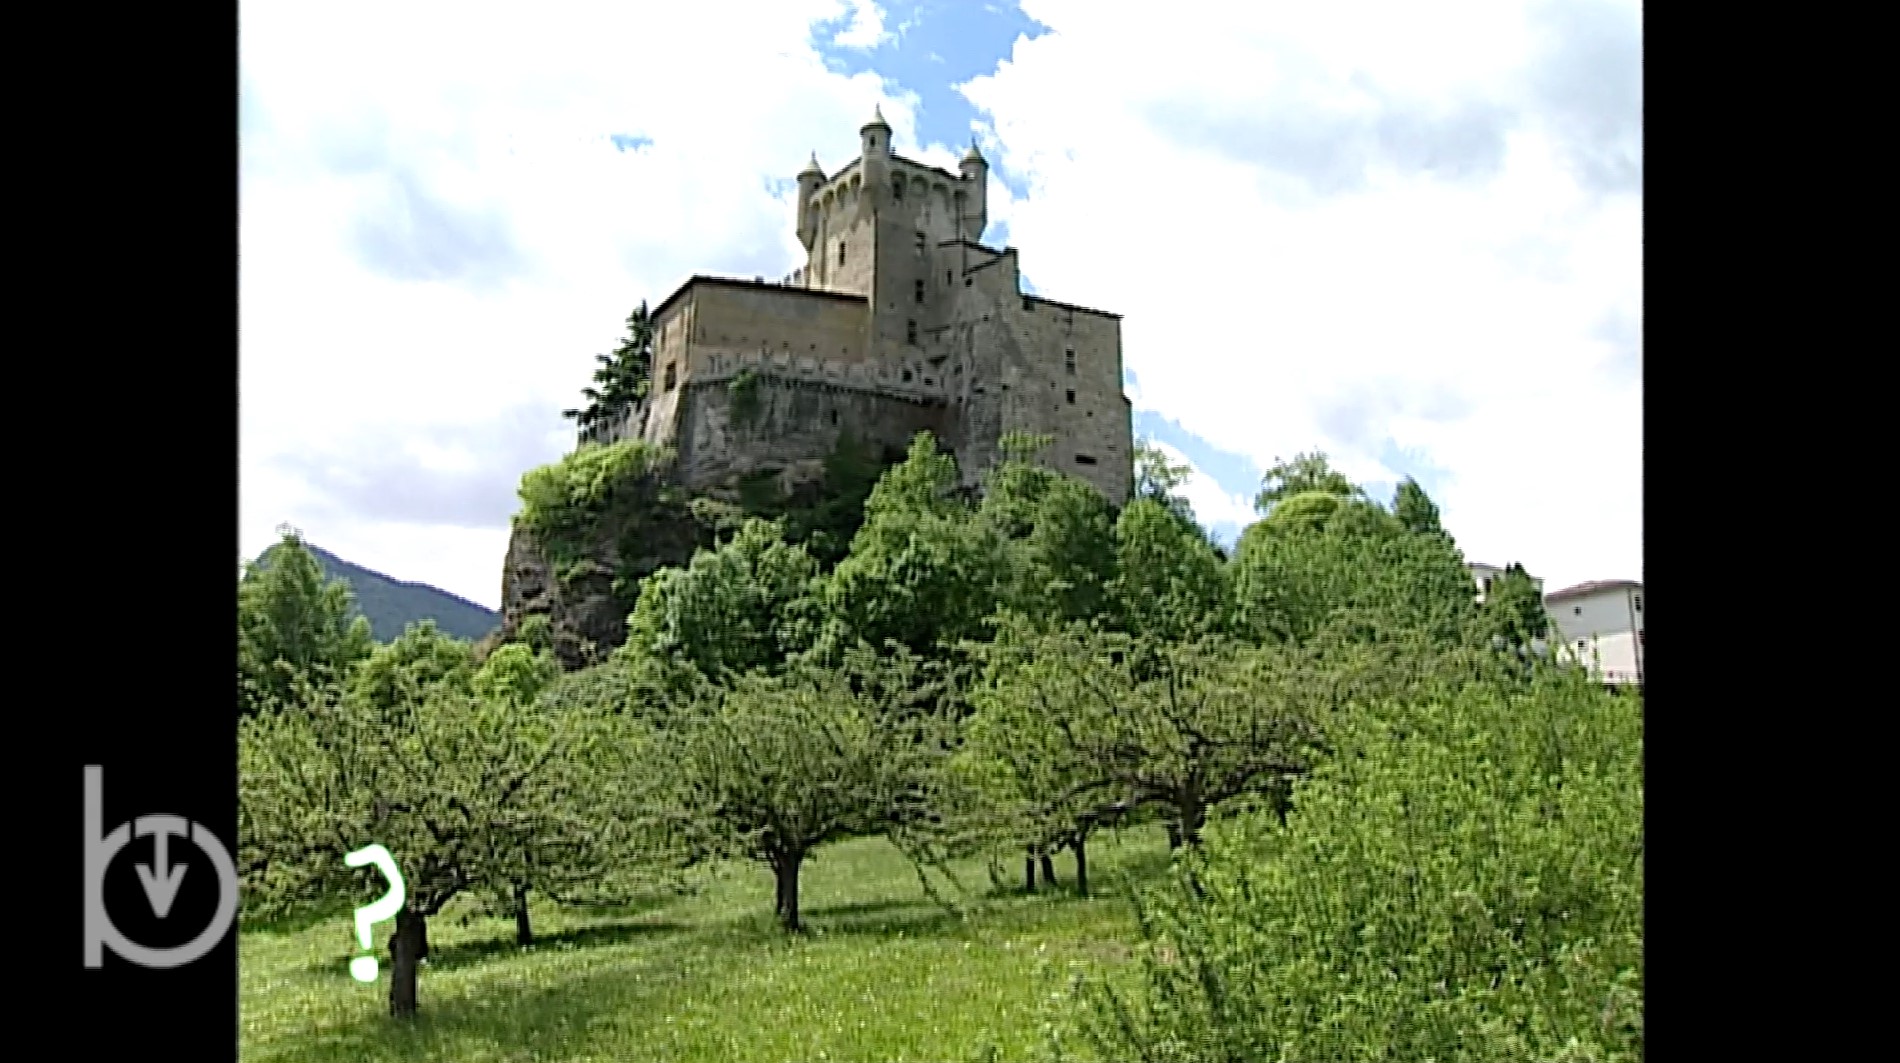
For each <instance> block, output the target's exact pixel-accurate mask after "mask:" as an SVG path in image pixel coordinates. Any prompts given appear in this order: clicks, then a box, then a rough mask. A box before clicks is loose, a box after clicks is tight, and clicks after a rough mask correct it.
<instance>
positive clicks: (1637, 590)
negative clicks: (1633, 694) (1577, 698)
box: [1545, 587, 1643, 672]
mask: <svg viewBox="0 0 1900 1063" xmlns="http://www.w3.org/2000/svg"><path fill="white" fill-rule="evenodd" d="M1642 596H1643V591H1642V588H1641V587H1634V588H1630V587H1610V588H1606V589H1604V590H1600V591H1597V592H1595V593H1593V594H1586V595H1579V596H1577V597H1574V598H1564V599H1560V600H1558V601H1554V602H1547V603H1545V609H1546V610H1547V611H1548V612H1549V613H1550V619H1551V624H1552V625H1553V626H1554V627H1555V628H1556V629H1557V632H1558V639H1559V641H1560V643H1561V644H1562V645H1565V646H1567V647H1568V648H1569V649H1570V650H1571V651H1573V652H1582V653H1585V654H1588V653H1589V652H1591V651H1590V649H1589V647H1590V645H1591V644H1593V643H1601V644H1602V645H1603V646H1605V647H1609V649H1606V650H1605V651H1604V652H1605V653H1607V654H1610V655H1611V656H1606V658H1605V659H1606V661H1608V660H1610V659H1611V658H1612V657H1614V660H1615V661H1617V662H1620V663H1618V664H1616V665H1615V667H1616V668H1618V669H1621V670H1627V671H1630V672H1638V671H1640V670H1641V666H1642V654H1643V641H1642V632H1643V613H1642V609H1641V605H1642ZM1606 667H1608V665H1607V664H1606Z"/></svg>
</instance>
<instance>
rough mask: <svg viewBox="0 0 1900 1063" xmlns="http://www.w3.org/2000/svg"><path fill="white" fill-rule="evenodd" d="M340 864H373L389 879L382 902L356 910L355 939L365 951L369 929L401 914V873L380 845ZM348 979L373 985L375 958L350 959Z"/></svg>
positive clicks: (358, 865) (355, 853)
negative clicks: (387, 889) (387, 890)
mask: <svg viewBox="0 0 1900 1063" xmlns="http://www.w3.org/2000/svg"><path fill="white" fill-rule="evenodd" d="M343 862H344V863H345V864H348V865H349V866H351V867H362V866H363V865H365V864H375V865H376V870H378V871H381V872H382V873H383V877H384V878H386V879H388V880H389V892H388V893H386V894H384V895H383V899H382V900H380V901H377V902H376V903H375V904H371V905H368V906H365V907H362V908H358V909H357V910H356V940H357V941H360V942H362V944H363V951H365V952H368V951H369V949H370V945H371V942H372V940H373V939H372V938H371V936H370V928H371V927H373V926H375V925H376V924H377V923H380V922H382V921H383V920H385V919H393V918H395V915H396V913H397V912H400V911H402V902H403V900H404V898H405V896H406V895H405V894H404V892H403V888H402V872H401V871H399V870H397V869H396V858H395V857H393V856H391V855H389V850H388V849H385V848H383V847H382V846H380V845H367V846H364V847H363V848H361V849H358V850H357V851H355V852H353V853H350V854H349V855H347V856H345V857H344V858H343ZM350 977H352V978H354V979H356V980H357V981H359V982H374V981H375V980H376V957H375V956H358V957H356V958H355V959H353V960H351V961H350Z"/></svg>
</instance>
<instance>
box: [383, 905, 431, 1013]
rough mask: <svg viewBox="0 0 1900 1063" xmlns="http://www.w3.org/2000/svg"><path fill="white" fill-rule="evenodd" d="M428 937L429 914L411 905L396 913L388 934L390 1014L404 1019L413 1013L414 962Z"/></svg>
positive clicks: (414, 997)
mask: <svg viewBox="0 0 1900 1063" xmlns="http://www.w3.org/2000/svg"><path fill="white" fill-rule="evenodd" d="M427 940H428V917H427V916H424V915H423V914H422V913H420V912H417V911H414V910H413V909H410V908H407V907H405V908H403V909H401V910H399V911H398V912H397V913H396V932H395V933H394V934H392V935H390V938H389V1014H390V1015H391V1016H392V1017H393V1018H398V1019H406V1018H409V1017H411V1016H413V1015H415V1013H416V964H417V963H418V962H420V961H421V959H422V945H423V942H425V941H427Z"/></svg>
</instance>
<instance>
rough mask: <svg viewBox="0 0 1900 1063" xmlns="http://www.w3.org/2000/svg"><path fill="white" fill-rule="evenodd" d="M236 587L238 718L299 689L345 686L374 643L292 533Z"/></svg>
mask: <svg viewBox="0 0 1900 1063" xmlns="http://www.w3.org/2000/svg"><path fill="white" fill-rule="evenodd" d="M279 533H280V535H281V538H280V539H279V540H278V542H277V544H276V545H275V546H273V547H272V548H271V549H270V550H269V551H268V552H267V553H266V554H265V556H264V557H262V558H260V559H258V560H257V561H254V562H250V563H248V564H246V565H245V566H244V574H243V576H242V578H241V579H240V581H239V582H238V712H239V714H240V715H251V714H254V713H256V712H258V711H259V710H260V709H262V708H264V707H265V706H268V705H281V704H290V703H294V702H296V701H297V700H298V699H299V697H300V691H301V690H302V689H303V688H306V687H319V688H320V687H326V686H333V685H335V684H338V683H341V682H344V681H346V680H347V679H348V678H349V675H350V673H351V671H352V670H353V669H354V668H355V667H356V666H357V664H358V663H360V662H361V661H362V660H363V659H364V658H365V657H367V656H368V655H369V653H370V650H371V648H372V647H373V646H374V645H375V642H374V640H373V639H372V638H371V637H370V629H369V621H368V620H366V619H364V618H363V617H362V616H360V615H358V614H357V611H356V601H355V598H354V596H353V595H352V594H351V593H350V587H349V584H348V583H346V582H344V581H343V580H340V579H339V580H329V581H327V582H326V581H325V580H324V578H323V566H322V564H321V563H319V562H318V561H317V558H316V555H315V554H313V553H311V552H310V549H309V547H307V546H306V545H305V544H304V541H303V537H302V536H301V535H300V534H299V533H298V532H297V531H295V530H294V529H291V528H282V529H279Z"/></svg>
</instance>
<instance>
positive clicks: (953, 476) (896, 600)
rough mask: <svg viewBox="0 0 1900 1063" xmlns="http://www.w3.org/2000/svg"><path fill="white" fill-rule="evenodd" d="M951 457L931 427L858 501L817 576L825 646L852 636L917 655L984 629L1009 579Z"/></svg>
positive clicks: (831, 648)
mask: <svg viewBox="0 0 1900 1063" xmlns="http://www.w3.org/2000/svg"><path fill="white" fill-rule="evenodd" d="M958 484H959V476H958V472H957V465H956V459H955V458H952V457H951V456H949V455H947V454H940V453H938V451H937V447H936V441H935V440H934V439H933V438H932V437H931V435H930V434H929V433H927V432H924V433H919V434H918V436H917V438H916V439H915V440H914V441H913V442H912V444H911V448H910V453H909V456H908V457H906V458H905V460H904V461H903V462H901V463H899V464H897V465H894V466H892V467H891V468H890V469H889V470H888V471H886V472H885V473H884V475H883V477H882V478H880V479H879V480H878V483H877V486H876V487H875V488H873V489H872V491H871V496H870V498H869V499H867V500H866V501H865V505H864V511H865V516H864V524H863V526H862V527H860V528H859V529H858V533H857V535H856V537H854V538H853V539H852V542H851V552H850V555H849V556H847V557H846V558H845V559H844V560H843V561H840V562H839V563H838V567H837V568H835V569H833V570H832V572H831V574H830V575H829V576H828V577H827V578H826V579H825V580H823V581H822V584H821V586H822V589H821V591H820V592H819V593H820V597H821V600H822V601H823V602H824V605H825V609H826V613H827V614H828V616H829V617H830V618H831V620H832V621H834V623H832V624H830V625H829V630H828V632H827V637H826V640H825V646H826V648H825V650H824V651H823V652H824V653H825V654H826V655H830V656H835V653H836V647H837V646H839V645H850V644H854V643H858V642H862V643H864V644H868V645H872V646H881V645H884V644H886V643H895V644H898V645H901V646H903V647H905V648H906V649H908V650H910V651H912V652H914V653H917V654H919V655H923V656H938V655H942V654H944V653H945V652H946V648H947V647H952V646H955V645H956V644H958V643H960V642H962V641H964V640H966V639H976V638H980V637H982V623H983V621H984V619H985V618H986V617H988V616H989V614H990V612H991V611H992V609H993V607H994V605H995V603H996V595H997V592H998V588H999V585H1000V584H1001V582H1002V581H1003V579H1004V578H1005V574H1006V568H1005V561H1004V552H1003V548H1002V543H1001V541H1000V538H999V537H998V535H997V534H996V532H995V530H994V529H993V528H992V527H991V525H990V524H989V523H988V522H985V521H977V520H974V519H972V512H971V508H970V506H969V505H968V504H967V503H966V502H965V501H964V500H963V498H962V497H961V492H960V491H959V489H958Z"/></svg>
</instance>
